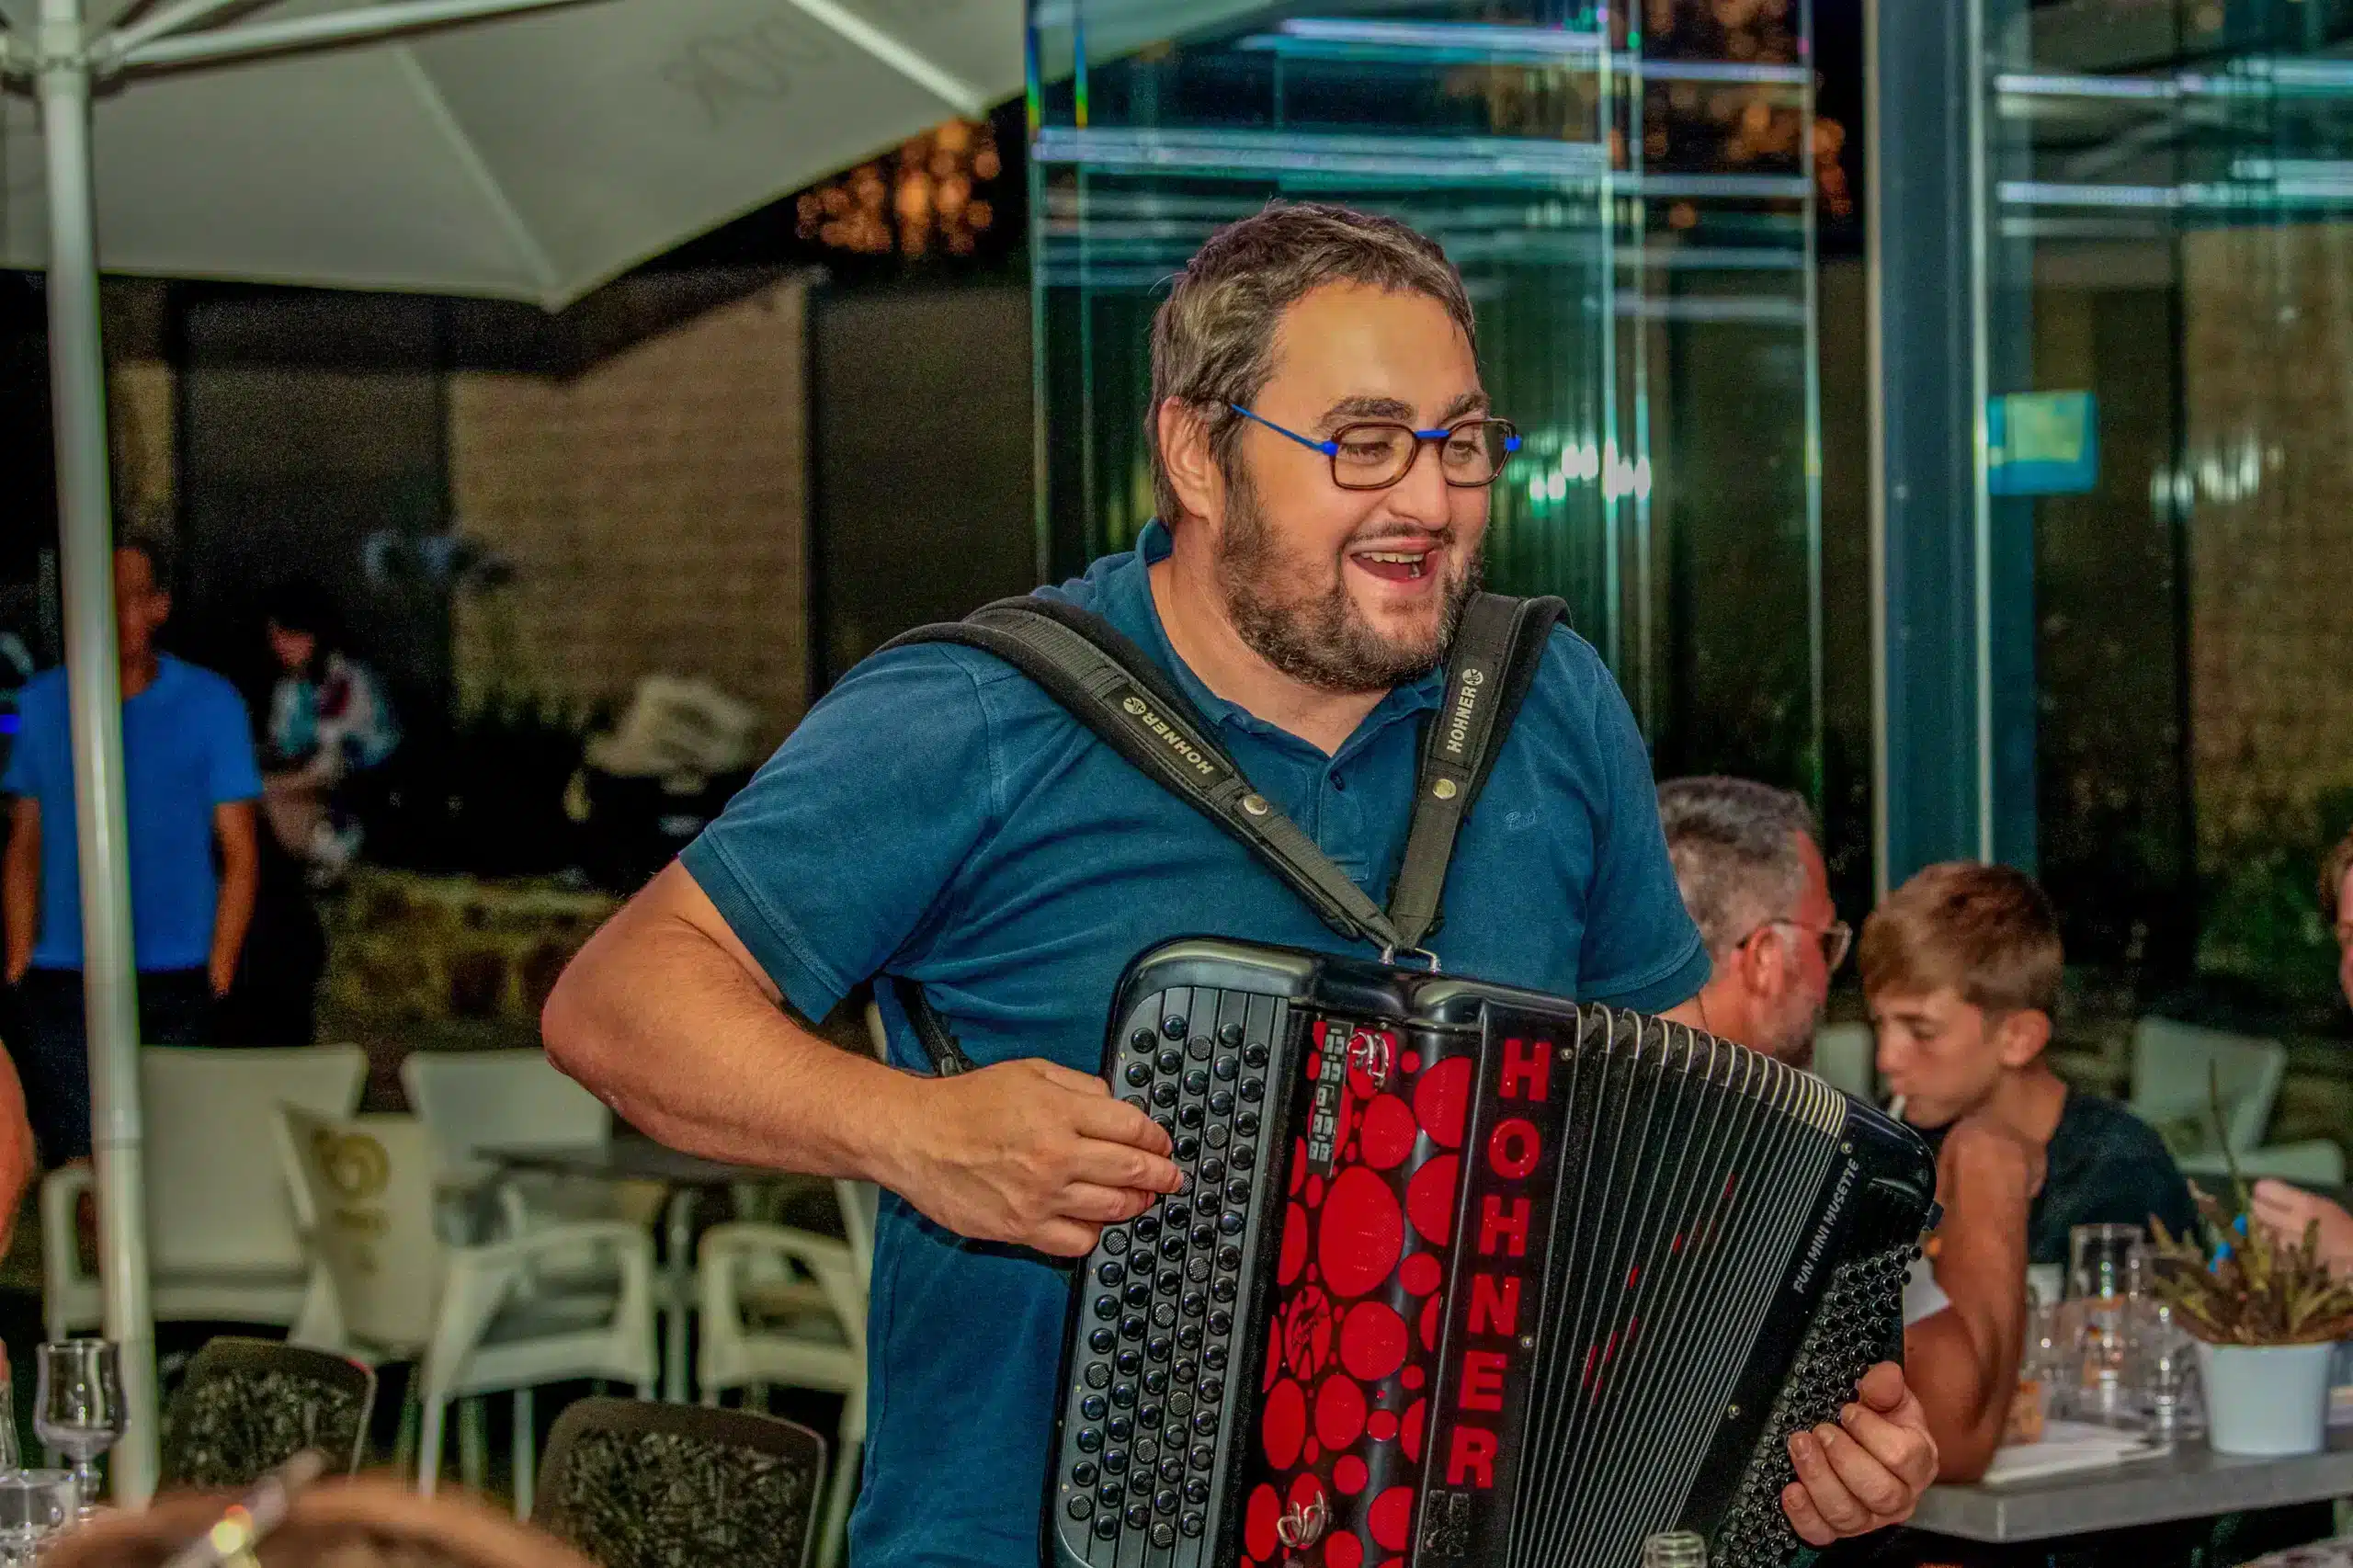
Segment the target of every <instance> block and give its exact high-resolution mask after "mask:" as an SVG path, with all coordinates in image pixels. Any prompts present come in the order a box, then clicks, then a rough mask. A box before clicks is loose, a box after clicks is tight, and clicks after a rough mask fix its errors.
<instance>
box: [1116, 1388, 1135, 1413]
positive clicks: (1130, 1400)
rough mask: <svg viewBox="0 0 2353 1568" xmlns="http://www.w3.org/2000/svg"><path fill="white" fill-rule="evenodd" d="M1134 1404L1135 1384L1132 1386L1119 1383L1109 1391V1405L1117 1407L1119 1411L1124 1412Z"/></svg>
mask: <svg viewBox="0 0 2353 1568" xmlns="http://www.w3.org/2000/svg"><path fill="white" fill-rule="evenodd" d="M1135 1402H1136V1385H1135V1384H1133V1383H1120V1384H1118V1385H1116V1386H1115V1387H1114V1388H1113V1389H1112V1390H1111V1403H1113V1404H1116V1405H1118V1406H1119V1407H1120V1409H1122V1410H1126V1409H1128V1408H1129V1407H1130V1406H1131V1405H1133V1404H1134V1403H1135Z"/></svg>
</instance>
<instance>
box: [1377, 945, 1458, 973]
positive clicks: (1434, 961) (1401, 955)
mask: <svg viewBox="0 0 2353 1568" xmlns="http://www.w3.org/2000/svg"><path fill="white" fill-rule="evenodd" d="M1402 959H1419V960H1422V962H1424V963H1426V964H1427V965H1428V966H1429V972H1430V973H1432V974H1438V973H1442V972H1443V971H1441V970H1440V969H1439V967H1438V955H1437V954H1436V953H1434V952H1432V951H1430V950H1429V949H1427V948H1397V947H1384V948H1382V949H1381V962H1382V963H1385V964H1389V965H1392V967H1403V966H1402V965H1401V964H1399V960H1402Z"/></svg>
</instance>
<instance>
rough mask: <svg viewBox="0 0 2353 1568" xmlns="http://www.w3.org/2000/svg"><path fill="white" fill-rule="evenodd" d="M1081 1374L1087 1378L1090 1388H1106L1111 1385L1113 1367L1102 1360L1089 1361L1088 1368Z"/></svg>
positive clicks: (1087, 1384)
mask: <svg viewBox="0 0 2353 1568" xmlns="http://www.w3.org/2000/svg"><path fill="white" fill-rule="evenodd" d="M1081 1375H1082V1376H1083V1377H1084V1378H1085V1379H1086V1386H1087V1387H1088V1388H1091V1389H1104V1388H1109V1387H1110V1386H1111V1369H1110V1368H1108V1367H1107V1366H1105V1365H1104V1364H1103V1363H1102V1362H1100V1361H1089V1362H1088V1363H1087V1364H1086V1371H1085V1372H1084V1373H1082V1374H1081Z"/></svg>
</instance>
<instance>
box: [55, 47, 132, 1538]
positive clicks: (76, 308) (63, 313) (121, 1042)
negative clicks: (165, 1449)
mask: <svg viewBox="0 0 2353 1568" xmlns="http://www.w3.org/2000/svg"><path fill="white" fill-rule="evenodd" d="M40 108H41V128H42V136H41V140H42V142H43V144H44V145H45V147H46V149H47V153H48V159H49V246H50V250H49V356H50V397H51V402H52V403H54V405H55V413H56V422H57V538H58V547H59V554H60V556H61V557H62V564H63V580H64V589H65V666H66V687H67V692H68V695H69V698H70V699H71V707H72V713H73V735H74V801H75V818H76V821H75V829H76V831H77V833H78V834H79V835H80V839H79V842H80V846H81V852H82V983H83V995H84V998H85V1017H86V1020H87V1027H86V1028H85V1037H84V1038H85V1040H87V1041H88V1042H89V1058H90V1106H91V1111H90V1121H91V1128H90V1132H91V1143H92V1147H93V1150H94V1152H95V1153H96V1156H97V1204H98V1245H99V1255H100V1256H99V1278H100V1279H101V1281H102V1290H103V1300H104V1302H105V1311H106V1334H107V1337H108V1339H111V1340H113V1341H115V1342H116V1343H117V1344H119V1346H121V1354H122V1381H123V1395H124V1401H125V1403H126V1404H127V1405H128V1407H129V1410H130V1415H131V1425H130V1429H129V1430H128V1431H127V1432H126V1433H125V1434H124V1436H123V1438H122V1440H121V1442H120V1443H119V1444H118V1445H117V1446H116V1448H115V1449H114V1453H113V1457H112V1460H111V1461H110V1464H109V1470H110V1472H111V1475H112V1477H113V1491H114V1498H115V1501H116V1502H117V1503H118V1504H125V1505H131V1506H137V1505H140V1504H143V1503H144V1502H145V1501H146V1500H147V1498H148V1496H149V1495H150V1494H152V1493H153V1491H154V1487H155V1467H156V1447H155V1445H156V1424H155V1327H154V1319H153V1312H152V1311H151V1308H150V1305H149V1301H148V1297H147V1236H146V1229H147V1206H146V1201H145V1199H144V1197H143V1196H142V1185H143V1184H142V1181H141V1174H140V1165H141V1157H140V1156H141V1122H140V1116H139V1038H138V1035H139V1004H138V992H137V981H136V977H135V972H134V970H133V967H132V965H133V958H132V953H131V867H130V858H129V837H128V833H129V827H128V818H127V815H126V813H125V811H124V798H123V777H122V693H121V682H120V676H119V673H118V671H117V668H116V645H115V608H114V520H113V503H112V501H111V499H110V497H109V494H108V487H109V480H108V446H107V403H106V354H105V349H104V347H103V344H102V341H101V339H100V336H99V329H98V264H97V233H96V228H97V216H96V206H95V202H94V199H93V194H92V169H91V151H90V70H89V64H88V61H87V57H86V53H85V33H84V29H83V20H82V0H40ZM58 828H59V829H62V828H63V824H58ZM52 831H54V830H52Z"/></svg>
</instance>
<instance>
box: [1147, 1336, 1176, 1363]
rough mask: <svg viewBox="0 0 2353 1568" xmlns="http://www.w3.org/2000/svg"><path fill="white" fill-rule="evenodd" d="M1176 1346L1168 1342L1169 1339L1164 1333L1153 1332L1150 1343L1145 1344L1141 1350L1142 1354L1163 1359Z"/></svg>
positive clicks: (1165, 1358) (1167, 1356)
mask: <svg viewBox="0 0 2353 1568" xmlns="http://www.w3.org/2000/svg"><path fill="white" fill-rule="evenodd" d="M1143 1350H1144V1354H1145V1355H1147V1356H1149V1357H1151V1358H1153V1359H1154V1360H1155V1361H1165V1360H1167V1359H1168V1358H1169V1356H1170V1355H1171V1354H1172V1353H1173V1352H1174V1351H1175V1350H1176V1346H1174V1345H1172V1344H1170V1343H1169V1339H1168V1336H1167V1335H1165V1334H1155V1335H1153V1336H1152V1343H1151V1344H1149V1345H1147V1346H1144V1347H1143Z"/></svg>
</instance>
